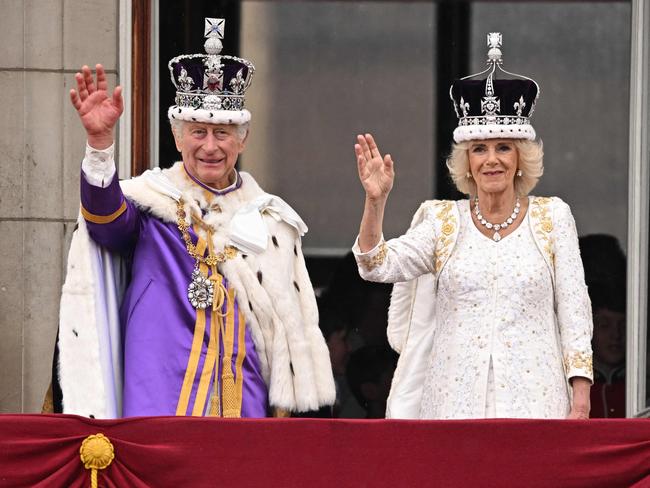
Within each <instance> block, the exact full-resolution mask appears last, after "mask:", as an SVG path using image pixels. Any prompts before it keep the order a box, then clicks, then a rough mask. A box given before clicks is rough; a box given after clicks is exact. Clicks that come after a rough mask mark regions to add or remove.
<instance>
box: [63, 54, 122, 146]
mask: <svg viewBox="0 0 650 488" xmlns="http://www.w3.org/2000/svg"><path fill="white" fill-rule="evenodd" d="M95 70H96V73H97V81H96V82H95V80H94V79H93V74H92V71H91V70H90V68H89V67H88V66H83V67H82V68H81V72H78V73H76V74H75V80H76V82H77V89H76V90H75V89H72V90H70V101H71V102H72V105H73V106H74V108H75V110H76V111H77V113H78V114H79V118H80V119H81V123H82V124H83V126H84V129H86V134H87V136H88V144H89V145H90V146H91V147H93V148H95V149H106V148H107V147H109V146H110V145H111V144H113V129H114V128H115V124H117V121H118V119H119V118H120V115H122V112H123V110H124V99H123V98H122V87H121V86H116V87H115V90H113V95H112V96H111V97H109V95H108V83H107V82H106V73H105V71H104V67H103V66H102V65H101V64H98V65H97V66H95Z"/></svg>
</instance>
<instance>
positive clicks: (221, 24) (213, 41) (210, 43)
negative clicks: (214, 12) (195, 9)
mask: <svg viewBox="0 0 650 488" xmlns="http://www.w3.org/2000/svg"><path fill="white" fill-rule="evenodd" d="M225 28H226V20H225V19H213V18H210V17H206V18H205V33H204V35H205V37H207V39H206V41H205V44H203V47H204V48H205V52H206V53H208V54H214V55H216V54H219V53H220V52H221V49H223V44H221V39H223V35H224V30H225Z"/></svg>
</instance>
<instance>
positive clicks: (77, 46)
mask: <svg viewBox="0 0 650 488" xmlns="http://www.w3.org/2000/svg"><path fill="white" fill-rule="evenodd" d="M118 6H119V0H0V107H2V110H1V112H0V250H1V252H2V254H1V255H0V332H1V337H2V340H1V341H0V371H1V372H2V374H0V413H7V412H38V411H40V407H41V404H42V400H43V395H44V393H45V391H46V389H47V385H48V384H49V381H50V370H51V362H52V352H53V346H54V339H55V336H56V328H57V318H58V312H59V293H60V287H61V283H62V280H63V271H64V266H65V261H66V259H67V248H68V243H69V239H70V235H71V233H72V230H73V228H74V223H75V220H76V216H77V213H78V209H79V165H80V161H81V158H82V156H83V149H84V141H85V138H84V134H83V130H82V128H81V125H80V124H79V122H78V120H77V118H76V114H75V112H74V109H73V108H72V107H71V105H70V103H69V97H68V92H69V90H70V88H71V87H72V86H73V83H74V73H75V72H76V70H78V69H79V67H80V66H81V65H83V64H88V65H90V66H94V64H96V63H102V64H103V65H104V66H105V68H106V69H107V70H108V73H109V82H110V83H111V86H114V85H115V82H116V79H117V77H118V76H117V75H118V73H117V71H118V69H117V68H118V55H117V53H118V34H117V33H118Z"/></svg>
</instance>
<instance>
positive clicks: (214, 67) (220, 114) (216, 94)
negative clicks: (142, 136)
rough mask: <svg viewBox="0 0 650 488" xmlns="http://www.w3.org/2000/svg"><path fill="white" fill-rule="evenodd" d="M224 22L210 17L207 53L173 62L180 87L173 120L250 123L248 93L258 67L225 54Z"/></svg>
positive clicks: (206, 31)
mask: <svg viewBox="0 0 650 488" xmlns="http://www.w3.org/2000/svg"><path fill="white" fill-rule="evenodd" d="M225 23H226V21H225V20H224V19H215V18H206V19H205V29H204V35H205V37H206V41H205V43H204V48H205V52H206V54H183V55H180V56H176V57H175V58H172V59H171V60H170V61H169V64H168V66H169V72H170V75H171V79H172V83H173V84H174V86H175V87H176V98H175V102H176V104H175V105H173V106H171V107H170V108H169V111H168V116H169V118H170V119H181V120H190V121H198V122H208V123H215V124H218V123H226V124H242V123H245V122H248V121H249V120H250V112H249V111H248V110H246V109H245V108H244V94H245V92H246V90H247V89H248V87H249V86H250V84H251V81H252V77H253V72H254V71H255V67H254V66H253V63H251V62H250V61H247V60H246V59H242V58H238V57H235V56H226V55H221V54H220V53H221V50H222V48H223V45H222V43H221V40H222V39H223V38H224V31H225Z"/></svg>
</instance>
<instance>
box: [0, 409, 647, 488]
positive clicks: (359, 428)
mask: <svg viewBox="0 0 650 488" xmlns="http://www.w3.org/2000/svg"><path fill="white" fill-rule="evenodd" d="M96 433H103V434H104V435H106V436H107V437H108V438H109V439H110V440H111V442H112V443H113V446H114V447H115V460H114V461H113V463H112V464H111V465H110V466H109V467H108V468H107V469H106V470H104V471H102V472H100V475H99V486H105V487H120V488H123V487H134V488H137V487H145V486H147V487H174V488H178V487H215V486H219V487H256V488H257V487H283V488H284V487H301V488H302V487H309V488H311V487H355V488H360V487H373V488H374V487H391V488H394V487H427V486H436V487H439V486H454V487H455V486H458V487H474V486H494V487H515V486H516V487H553V488H555V487H558V488H559V487H579V488H584V487H603V488H613V487H629V486H635V487H645V486H649V487H650V421H648V420H631V419H627V420H625V419H622V420H589V421H568V420H556V421H550V420H474V421H394V420H393V421H389V420H366V421H356V420H318V419H313V420H312V419H263V420H248V419H242V420H226V419H208V418H183V417H151V418H130V419H121V420H90V419H86V418H82V417H76V416H69V415H0V486H1V487H28V486H29V487H33V486H37V487H81V486H84V487H87V486H90V475H89V472H88V471H86V470H85V469H84V468H83V466H82V464H81V461H80V459H79V447H80V446H81V442H82V441H83V440H84V438H85V437H86V436H88V435H91V434H96Z"/></svg>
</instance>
